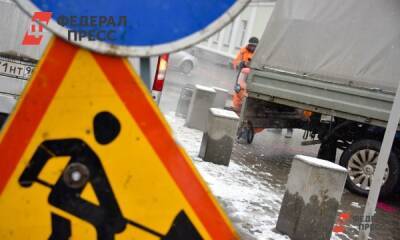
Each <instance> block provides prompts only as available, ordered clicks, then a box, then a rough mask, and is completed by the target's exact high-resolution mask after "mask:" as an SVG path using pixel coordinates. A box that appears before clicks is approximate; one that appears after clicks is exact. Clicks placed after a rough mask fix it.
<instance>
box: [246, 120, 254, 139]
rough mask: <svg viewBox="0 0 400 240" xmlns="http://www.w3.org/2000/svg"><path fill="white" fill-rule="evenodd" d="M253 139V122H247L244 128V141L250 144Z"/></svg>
mask: <svg viewBox="0 0 400 240" xmlns="http://www.w3.org/2000/svg"><path fill="white" fill-rule="evenodd" d="M253 140H254V128H253V124H251V122H248V124H247V128H246V141H247V143H248V144H251V143H252V142H253Z"/></svg>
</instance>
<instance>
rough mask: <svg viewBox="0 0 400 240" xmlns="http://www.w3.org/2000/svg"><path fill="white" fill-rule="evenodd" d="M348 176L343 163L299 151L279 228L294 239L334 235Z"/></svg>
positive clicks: (319, 239) (287, 187) (283, 205)
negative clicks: (338, 163)
mask: <svg viewBox="0 0 400 240" xmlns="http://www.w3.org/2000/svg"><path fill="white" fill-rule="evenodd" d="M346 176H347V170H346V169H345V168H343V167H341V166H339V165H336V164H334V163H331V162H328V161H325V160H321V159H318V158H313V157H307V156H302V155H296V156H295V157H294V159H293V163H292V167H291V169H290V173H289V178H288V182H287V186H286V192H285V195H284V197H283V201H282V205H281V210H280V212H279V218H278V222H277V224H276V229H277V230H278V231H280V232H282V233H285V234H287V235H289V237H291V239H292V240H309V239H318V240H325V239H330V237H331V234H332V228H333V225H334V223H335V220H336V214H337V210H338V207H339V203H340V199H341V197H342V194H343V188H344V184H345V181H346Z"/></svg>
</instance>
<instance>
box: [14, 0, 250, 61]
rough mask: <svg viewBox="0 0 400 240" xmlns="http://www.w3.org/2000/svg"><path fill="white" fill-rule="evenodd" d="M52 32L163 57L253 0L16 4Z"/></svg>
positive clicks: (108, 49)
mask: <svg viewBox="0 0 400 240" xmlns="http://www.w3.org/2000/svg"><path fill="white" fill-rule="evenodd" d="M15 1H16V2H17V3H18V5H19V6H20V7H21V8H22V9H23V10H24V11H26V12H27V13H28V14H30V15H31V16H33V14H34V12H39V11H40V12H51V13H52V17H51V20H50V21H49V22H48V24H47V25H46V24H44V25H45V26H46V27H47V28H48V29H49V30H50V31H52V32H54V33H55V34H57V35H58V36H60V37H62V38H64V39H67V40H69V41H71V42H73V43H75V44H78V45H80V46H83V47H86V48H89V49H91V50H94V51H98V52H102V53H110V54H116V55H130V56H150V55H159V54H162V53H166V52H172V51H177V50H179V49H182V48H185V47H188V46H190V45H193V44H195V43H197V42H199V41H201V40H203V39H205V38H207V37H209V36H210V35H212V34H213V33H215V32H216V31H218V30H219V29H220V28H222V27H223V26H224V25H226V24H227V23H229V22H230V21H232V19H233V18H234V17H235V16H236V15H237V14H238V13H239V12H240V11H241V10H242V9H243V8H244V7H245V6H246V4H247V3H248V2H249V0H141V1H137V0H120V1H109V0H96V1H94V0H86V1H82V0H80V1H78V0H68V1H55V0H15Z"/></svg>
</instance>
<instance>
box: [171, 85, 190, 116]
mask: <svg viewBox="0 0 400 240" xmlns="http://www.w3.org/2000/svg"><path fill="white" fill-rule="evenodd" d="M193 92H194V85H193V84H185V86H184V87H183V88H182V90H181V94H180V96H179V101H178V105H177V106H176V111H175V116H177V117H183V118H186V115H187V113H188V110H189V105H190V100H191V99H192V96H193Z"/></svg>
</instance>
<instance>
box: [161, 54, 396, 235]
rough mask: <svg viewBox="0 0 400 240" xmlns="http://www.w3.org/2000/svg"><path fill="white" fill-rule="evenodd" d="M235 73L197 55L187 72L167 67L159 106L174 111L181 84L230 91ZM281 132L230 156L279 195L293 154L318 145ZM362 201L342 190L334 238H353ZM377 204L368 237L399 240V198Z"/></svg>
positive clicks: (265, 133)
mask: <svg viewBox="0 0 400 240" xmlns="http://www.w3.org/2000/svg"><path fill="white" fill-rule="evenodd" d="M235 76H236V73H235V72H234V71H233V70H232V69H229V68H228V67H227V64H226V63H220V64H218V63H216V62H215V61H210V60H209V59H207V60H206V59H201V58H198V63H197V65H196V66H195V68H194V69H193V71H192V72H191V73H190V74H188V75H185V74H182V73H180V72H179V71H177V70H176V69H168V72H167V77H166V82H165V85H164V90H163V95H162V98H161V103H160V108H161V110H162V111H163V112H164V113H169V112H173V111H175V109H176V106H177V103H178V99H179V94H180V91H181V89H182V87H183V86H184V85H185V84H201V85H205V86H210V87H212V86H215V87H220V88H225V89H227V90H228V91H230V92H232V89H233V87H234V84H235ZM285 131H286V130H283V131H279V130H271V129H269V130H264V131H263V132H261V133H259V134H257V135H256V136H255V138H254V142H253V143H252V144H250V145H249V144H244V143H236V144H235V146H234V149H233V152H232V157H231V159H232V161H234V162H235V163H237V164H242V165H245V166H247V167H249V168H251V169H252V170H253V171H251V172H249V174H253V175H254V177H256V178H257V179H259V181H260V182H262V183H263V184H264V183H265V185H266V186H267V187H268V188H269V189H270V190H271V191H273V192H275V193H277V194H280V195H281V196H282V198H283V194H284V191H285V184H286V181H287V177H288V174H289V171H290V167H291V162H292V159H293V156H294V155H296V154H302V155H307V156H316V154H317V151H318V147H319V146H318V145H312V146H302V145H301V142H302V140H303V139H302V135H303V131H302V130H295V131H294V134H293V137H292V138H285V136H284V135H285ZM365 203H366V198H364V197H361V196H358V195H355V194H353V193H351V192H349V191H347V189H345V190H344V194H343V196H342V200H341V205H340V209H339V213H338V214H341V213H344V214H347V215H348V216H350V218H349V219H348V220H347V221H346V223H345V224H344V225H345V231H344V232H343V233H339V234H336V237H337V238H339V239H344V240H347V239H357V237H358V232H359V227H360V226H359V224H360V222H359V217H361V216H362V214H363V210H364V207H365ZM380 205H384V207H383V208H377V210H376V215H375V216H374V218H373V227H372V231H371V234H370V236H371V239H376V240H397V239H399V240H400V197H399V196H394V197H393V198H391V199H388V200H385V202H382V203H380ZM385 207H386V208H385ZM384 208H385V209H384ZM269 211H270V213H271V214H278V213H279V209H278V208H276V207H274V208H271V209H269ZM267 212H268V211H267ZM241 224H246V223H241Z"/></svg>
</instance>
